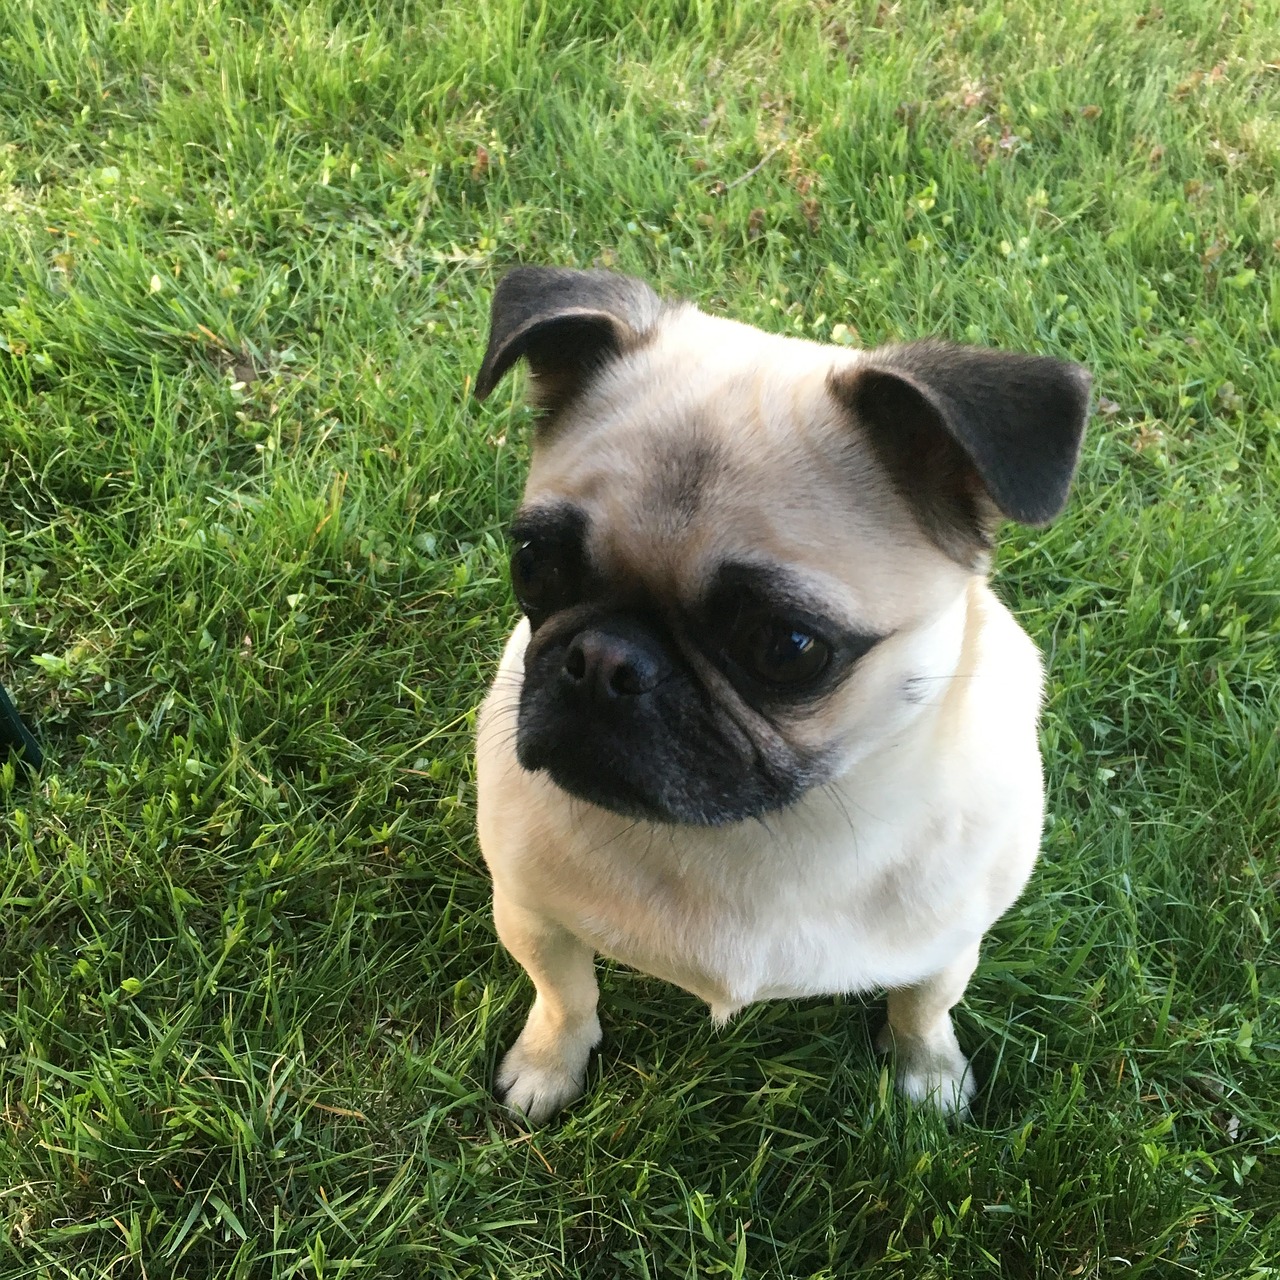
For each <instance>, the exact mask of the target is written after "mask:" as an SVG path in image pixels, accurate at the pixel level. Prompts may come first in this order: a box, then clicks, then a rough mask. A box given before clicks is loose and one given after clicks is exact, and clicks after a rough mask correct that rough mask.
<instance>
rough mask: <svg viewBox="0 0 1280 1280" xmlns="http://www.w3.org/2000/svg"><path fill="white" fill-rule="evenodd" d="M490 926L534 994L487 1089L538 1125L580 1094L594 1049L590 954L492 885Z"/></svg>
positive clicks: (593, 977)
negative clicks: (530, 983)
mask: <svg viewBox="0 0 1280 1280" xmlns="http://www.w3.org/2000/svg"><path fill="white" fill-rule="evenodd" d="M493 920H494V923H495V924H496V925H497V928H498V937H499V938H501V939H502V943H503V945H504V946H505V947H506V948H507V950H508V951H510V952H511V954H512V955H513V956H515V958H516V959H517V960H519V961H520V963H521V964H522V965H523V966H524V969H525V972H527V973H528V975H529V977H530V978H532V979H533V986H534V990H535V991H536V993H537V994H536V995H535V996H534V1001H533V1007H532V1008H531V1009H530V1010H529V1017H528V1019H527V1020H526V1022H525V1024H524V1030H523V1031H522V1032H521V1033H520V1038H519V1039H518V1040H517V1041H516V1042H515V1044H513V1045H512V1046H511V1048H510V1049H509V1050H508V1051H507V1055H506V1057H504V1058H503V1060H502V1064H501V1066H499V1068H498V1074H497V1077H496V1079H495V1080H494V1087H495V1089H496V1091H497V1093H498V1096H499V1097H500V1098H502V1099H503V1101H504V1102H506V1104H507V1105H508V1106H509V1107H513V1108H514V1109H515V1110H517V1111H521V1112H523V1113H524V1114H525V1115H526V1116H527V1117H528V1118H529V1119H530V1120H531V1121H532V1122H533V1123H534V1124H539V1123H541V1122H542V1121H543V1120H546V1119H547V1118H548V1117H550V1116H553V1115H554V1114H555V1113H556V1112H557V1111H559V1110H560V1108H561V1107H563V1106H564V1105H565V1104H566V1103H569V1102H572V1101H573V1100H574V1099H575V1098H576V1097H578V1096H579V1095H580V1094H581V1093H582V1089H583V1085H584V1083H585V1080H586V1074H587V1059H588V1058H589V1057H590V1056H591V1050H592V1049H594V1048H595V1046H596V1045H598V1044H599V1043H600V1020H599V1018H598V1017H597V1016H596V1001H597V999H598V996H599V991H598V989H597V987H596V975H595V963H594V961H595V955H594V953H593V952H592V950H591V948H590V947H588V946H587V945H585V944H584V943H582V942H580V941H579V940H578V939H577V938H575V937H574V936H573V934H571V933H569V932H568V930H566V929H564V928H562V927H561V926H560V925H558V924H556V923H555V922H554V921H552V920H548V919H547V918H546V917H545V916H540V915H537V914H536V913H534V912H532V911H528V910H526V909H525V908H524V907H521V906H519V905H518V904H517V903H514V902H512V901H511V899H510V898H508V897H507V896H506V895H505V894H503V893H502V892H501V891H499V890H498V889H497V888H496V886H495V890H494V897H493Z"/></svg>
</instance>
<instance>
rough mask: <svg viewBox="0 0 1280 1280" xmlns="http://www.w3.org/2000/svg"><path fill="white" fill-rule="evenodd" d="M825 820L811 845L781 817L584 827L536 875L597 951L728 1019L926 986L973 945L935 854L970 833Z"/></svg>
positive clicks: (548, 854)
mask: <svg viewBox="0 0 1280 1280" xmlns="http://www.w3.org/2000/svg"><path fill="white" fill-rule="evenodd" d="M815 822H817V823H818V824H819V825H821V819H818V818H815V817H814V815H813V814H810V815H809V821H808V823H807V830H806V832H805V840H804V842H803V843H799V842H798V841H797V839H796V833H795V832H791V831H788V830H786V829H785V823H783V824H779V825H775V826H774V827H773V828H768V827H764V826H759V825H758V824H747V825H745V826H744V827H741V828H738V829H736V830H735V831H734V832H733V833H724V832H688V831H682V832H679V833H672V832H670V831H664V830H662V829H660V828H658V829H654V828H650V829H647V830H644V831H642V830H641V829H639V828H636V829H634V830H632V831H631V832H628V833H626V834H625V835H623V836H621V837H617V838H615V839H614V840H613V842H612V843H611V844H604V843H603V841H602V840H600V839H598V837H599V836H601V835H602V834H603V833H597V832H591V831H587V830H584V829H583V828H582V827H581V826H580V827H578V828H577V829H576V830H575V831H572V832H570V831H567V830H566V831H562V832H560V833H558V836H559V838H558V839H556V840H554V841H549V842H546V843H543V844H542V846H541V847H542V851H543V852H542V855H541V856H542V858H543V859H544V860H545V861H544V865H543V866H542V867H541V868H540V869H539V875H538V876H537V878H536V881H534V880H533V878H530V879H529V880H528V881H527V883H535V882H536V883H537V884H538V887H539V893H540V894H541V895H545V897H544V903H543V906H544V909H547V910H548V911H549V913H551V914H553V915H554V916H555V917H556V918H557V919H559V920H560V921H561V923H562V924H564V925H565V927H567V928H568V929H570V930H571V931H572V932H573V933H575V934H576V935H577V936H579V937H580V938H582V939H583V940H584V941H586V942H589V943H590V944H591V945H592V946H593V947H594V948H595V949H596V950H597V951H598V952H599V953H601V954H602V955H606V956H610V957H612V958H613V959H616V960H620V961H622V962H624V963H625V964H628V965H630V966H632V967H634V968H636V969H639V970H641V971H642V972H645V973H649V974H653V975H654V976H656V977H660V978H663V979H666V980H667V981H670V982H673V983H675V984H676V985H678V986H680V987H683V988H684V989H685V990H687V991H690V992H692V993H693V994H695V995H697V996H699V997H700V998H701V999H703V1000H705V1001H706V1002H707V1004H708V1005H709V1006H710V1007H711V1011H712V1014H713V1016H714V1017H716V1018H721V1019H722V1018H727V1017H729V1016H731V1015H732V1014H733V1013H735V1012H736V1011H737V1010H739V1009H741V1008H742V1007H743V1006H745V1005H747V1004H750V1003H752V1002H753V1001H756V1000H764V999H775V998H788V997H802V996H813V995H825V994H832V993H837V992H854V991H865V990H869V989H872V988H875V987H879V986H899V985H903V984H905V983H911V982H914V981H918V980H919V979H921V978H923V977H925V976H927V975H929V974H931V973H934V972H936V971H937V970H938V969H939V968H941V967H943V966H944V965H945V964H946V963H947V962H948V961H949V960H950V959H951V958H952V956H954V955H955V954H956V953H957V952H958V951H959V950H960V949H961V948H962V947H964V946H965V945H967V944H968V943H969V942H971V941H972V940H973V938H974V936H975V928H974V922H973V921H971V920H970V919H969V918H968V916H969V913H968V911H967V910H966V909H965V895H964V894H963V893H960V892H958V886H957V885H955V884H952V883H949V882H948V881H949V875H948V872H947V869H946V868H947V865H948V864H947V862H941V861H939V860H937V859H935V858H934V857H932V856H930V853H931V851H932V850H935V849H940V848H943V847H946V848H950V849H952V850H955V849H956V848H957V845H958V844H962V843H963V842H964V840H965V832H964V831H963V830H960V829H959V827H960V826H961V825H962V824H960V823H959V822H958V821H953V822H950V823H948V822H945V821H944V822H941V823H930V822H928V821H926V822H924V823H922V824H920V827H919V829H918V830H916V831H915V833H914V835H915V838H909V837H911V835H912V832H911V830H910V829H909V828H907V829H904V827H903V825H902V824H901V823H900V822H887V821H886V822H878V821H875V820H867V821H865V822H864V823H863V824H860V826H859V828H858V829H856V830H855V829H853V828H851V827H850V826H849V825H848V823H847V821H846V820H845V819H844V818H843V815H842V816H841V820H840V826H837V825H836V824H835V823H833V825H832V828H831V830H830V832H828V833H825V834H823V833H819V834H818V835H817V836H815V832H814V824H815ZM948 826H950V827H951V828H952V829H945V828H947V827H948ZM841 828H842V829H841ZM949 861H950V860H948V862H949ZM953 865H954V864H953ZM983 923H985V922H983ZM981 928H982V923H978V924H977V927H976V932H979V933H980V932H981Z"/></svg>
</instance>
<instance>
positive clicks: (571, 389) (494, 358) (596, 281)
mask: <svg viewBox="0 0 1280 1280" xmlns="http://www.w3.org/2000/svg"><path fill="white" fill-rule="evenodd" d="M661 310H662V300H661V299H660V298H659V297H658V295H657V294H656V293H654V291H653V290H652V289H650V288H649V286H648V285H647V284H645V283H644V281H643V280H636V279H634V278H633V277H632V276H623V275H617V274H615V273H614V272H611V271H571V270H569V269H567V268H563V267H516V268H515V269H514V270H512V271H509V272H508V273H507V274H506V275H505V276H503V277H502V279H501V281H499V283H498V287H497V288H496V289H495V290H494V293H493V308H492V312H491V314H490V321H489V347H488V350H487V351H485V353H484V361H483V363H482V364H481V365H480V372H479V374H478V375H477V377H476V397H477V398H478V399H480V400H483V399H484V398H485V396H487V395H488V394H489V392H491V391H492V390H493V389H494V387H496V386H497V385H498V383H499V382H500V381H501V380H502V376H503V374H505V373H506V371H507V370H508V369H510V368H511V366H512V365H513V364H515V362H516V361H517V360H519V359H520V358H521V357H524V358H525V359H526V360H528V362H529V369H530V372H531V373H532V374H533V383H532V387H531V392H530V396H531V399H533V401H534V402H535V403H536V404H538V405H540V406H541V407H542V408H544V409H548V410H553V411H554V410H555V409H557V408H559V407H560V405H561V404H563V403H564V401H565V400H567V399H568V398H569V397H570V396H572V395H573V394H574V393H576V392H577V391H578V390H579V389H580V388H581V386H582V384H583V383H584V382H585V381H586V379H587V378H588V377H589V376H590V374H592V373H593V372H594V371H595V370H596V369H598V368H599V367H600V366H601V365H603V364H605V363H606V362H607V361H608V360H610V359H611V358H612V357H614V356H616V355H618V354H619V353H620V352H622V351H624V350H626V349H627V347H629V346H632V345H633V344H635V343H636V342H638V341H639V340H640V339H641V338H642V337H643V336H644V334H645V333H646V332H647V331H648V330H649V329H650V328H652V326H653V324H654V322H655V321H656V320H657V318H658V315H659V313H660V312H661Z"/></svg>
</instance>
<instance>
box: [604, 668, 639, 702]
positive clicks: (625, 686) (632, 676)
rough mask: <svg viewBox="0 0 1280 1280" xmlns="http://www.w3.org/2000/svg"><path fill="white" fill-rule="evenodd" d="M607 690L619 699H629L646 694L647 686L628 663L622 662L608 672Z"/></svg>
mask: <svg viewBox="0 0 1280 1280" xmlns="http://www.w3.org/2000/svg"><path fill="white" fill-rule="evenodd" d="M609 689H610V691H611V692H612V693H616V694H617V695H618V696H619V697H623V698H631V697H635V696H636V695H638V694H641V693H647V692H648V689H649V686H648V685H646V684H645V683H644V681H643V680H641V679H640V676H639V673H638V672H637V671H636V669H635V667H633V666H632V665H631V664H630V663H629V662H623V663H620V664H619V665H618V666H617V667H616V668H615V669H614V670H613V671H612V672H610V674H609Z"/></svg>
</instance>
